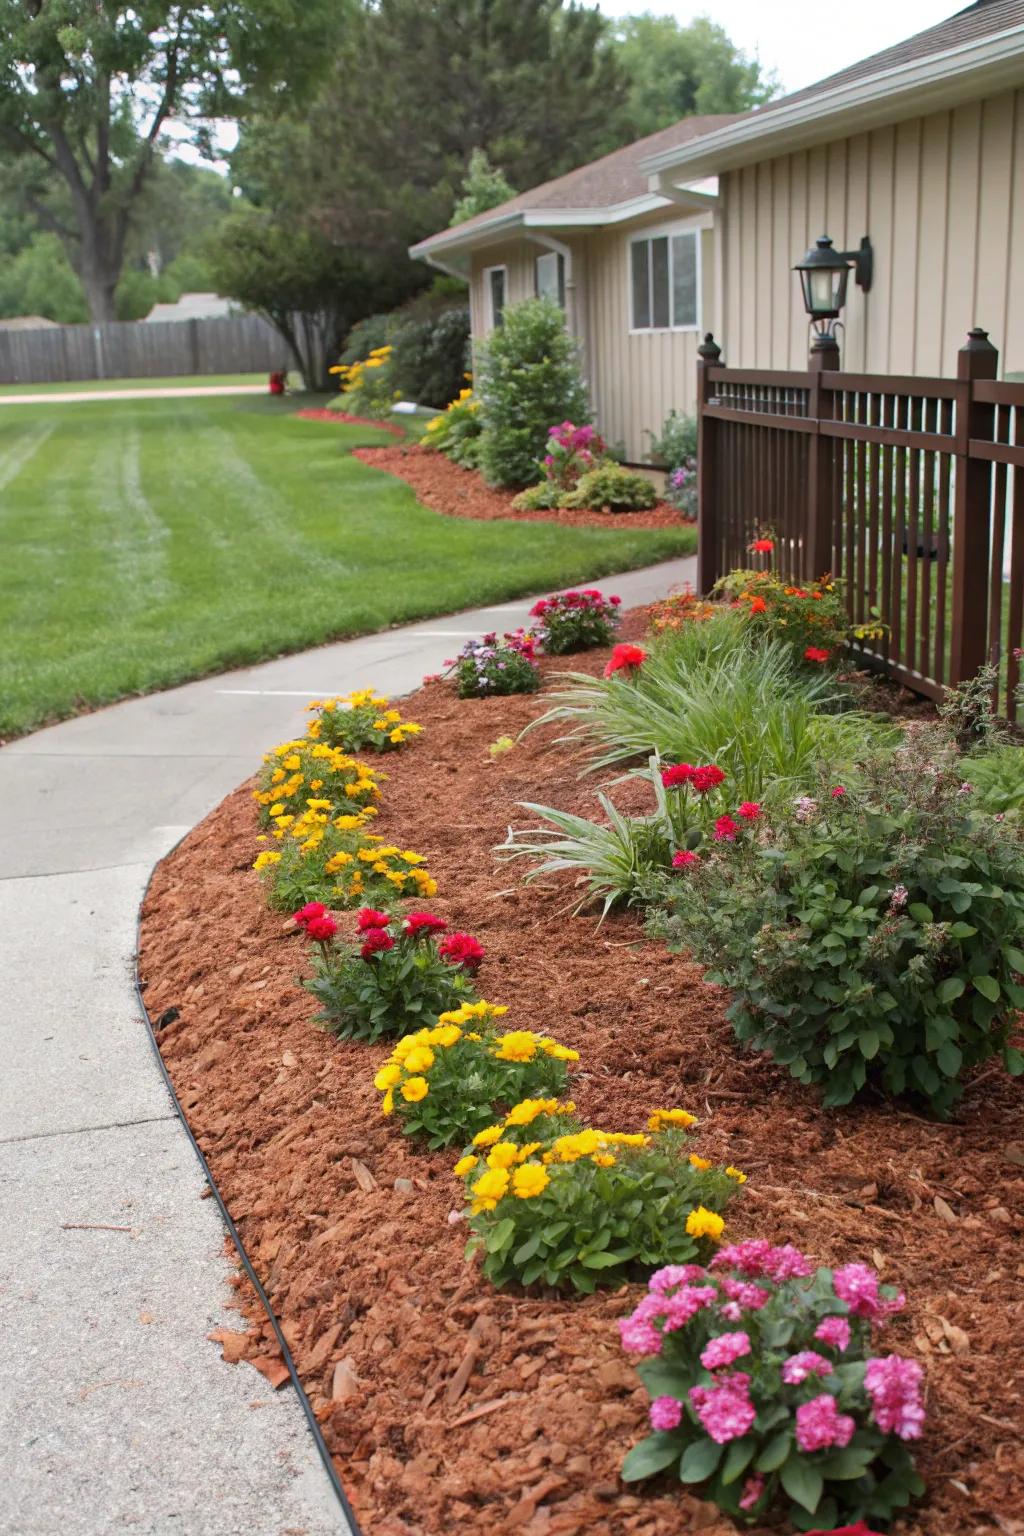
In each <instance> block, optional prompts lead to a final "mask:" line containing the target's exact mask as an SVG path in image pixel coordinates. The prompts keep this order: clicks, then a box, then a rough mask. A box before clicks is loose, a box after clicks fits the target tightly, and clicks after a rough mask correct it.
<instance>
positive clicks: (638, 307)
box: [630, 240, 651, 331]
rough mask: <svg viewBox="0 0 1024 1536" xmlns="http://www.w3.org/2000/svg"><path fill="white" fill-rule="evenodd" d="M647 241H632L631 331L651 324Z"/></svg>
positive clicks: (648, 242) (648, 245)
mask: <svg viewBox="0 0 1024 1536" xmlns="http://www.w3.org/2000/svg"><path fill="white" fill-rule="evenodd" d="M650 243H651V242H650V241H649V240H634V241H633V244H632V245H631V246H630V251H631V252H632V277H633V329H634V331H639V330H643V329H644V328H645V327H646V326H649V325H650V323H651V285H650V281H649V276H648V271H647V255H648V250H649V247H650Z"/></svg>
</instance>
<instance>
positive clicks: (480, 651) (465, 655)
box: [446, 629, 540, 699]
mask: <svg viewBox="0 0 1024 1536" xmlns="http://www.w3.org/2000/svg"><path fill="white" fill-rule="evenodd" d="M446 665H447V666H448V667H449V668H450V670H452V671H453V672H454V674H455V684H456V688H457V689H458V694H459V698H460V699H484V698H493V697H496V696H498V695H501V694H508V693H535V692H536V691H537V689H538V688H539V687H540V673H539V671H538V670H537V661H536V658H535V655H534V645H533V638H532V636H531V635H529V634H527V633H526V632H525V631H524V630H521V629H517V630H515V631H513V632H511V633H509V634H506V635H505V636H504V637H503V638H502V639H501V640H499V639H498V637H497V635H496V634H493V633H492V634H489V635H484V636H483V638H482V639H480V640H468V641H467V642H466V644H465V645H464V646H463V647H462V650H461V651H460V652H459V654H458V656H457V657H456V658H455V660H454V661H453V662H448V663H446Z"/></svg>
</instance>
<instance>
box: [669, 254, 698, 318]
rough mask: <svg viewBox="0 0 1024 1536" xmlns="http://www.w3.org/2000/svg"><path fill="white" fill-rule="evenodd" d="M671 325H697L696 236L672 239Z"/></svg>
mask: <svg viewBox="0 0 1024 1536" xmlns="http://www.w3.org/2000/svg"><path fill="white" fill-rule="evenodd" d="M672 324H673V325H696V324H697V236H696V234H694V233H689V234H685V235H673V237H672Z"/></svg>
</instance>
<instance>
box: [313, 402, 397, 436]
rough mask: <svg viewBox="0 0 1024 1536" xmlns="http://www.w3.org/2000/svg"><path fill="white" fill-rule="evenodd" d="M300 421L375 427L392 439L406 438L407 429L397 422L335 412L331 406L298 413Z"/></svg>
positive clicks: (317, 407) (315, 407)
mask: <svg viewBox="0 0 1024 1536" xmlns="http://www.w3.org/2000/svg"><path fill="white" fill-rule="evenodd" d="M295 415H296V417H297V418H298V419H299V420H300V421H340V422H342V423H343V424H344V425H345V426H348V427H373V428H374V429H375V430H376V431H378V432H390V433H391V435H392V437H404V436H405V428H404V427H400V426H399V425H398V423H397V422H395V421H375V420H373V418H372V417H370V416H353V415H352V414H351V413H350V412H349V411H335V410H332V409H331V407H330V406H329V405H322V406H309V407H308V408H307V409H306V410H304V411H296V412H295Z"/></svg>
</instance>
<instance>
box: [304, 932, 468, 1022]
mask: <svg viewBox="0 0 1024 1536" xmlns="http://www.w3.org/2000/svg"><path fill="white" fill-rule="evenodd" d="M371 915H376V916H378V917H381V918H385V919H386V920H387V922H388V923H389V924H390V926H389V927H384V926H381V925H378V927H377V928H376V929H369V930H366V929H364V931H363V933H362V935H361V937H360V939H359V940H358V941H357V942H356V943H355V944H350V943H348V942H347V941H344V940H338V939H334V940H330V941H329V942H327V943H325V944H317V945H314V946H312V947H311V961H312V965H313V975H312V976H311V977H309V978H307V979H306V980H305V981H304V982H303V986H304V987H305V988H306V989H307V991H309V992H311V993H312V994H313V996H314V997H315V998H316V999H317V1002H318V1003H319V1004H320V1012H319V1013H318V1014H317V1015H316V1019H317V1022H318V1023H321V1024H323V1026H324V1028H325V1029H327V1030H328V1031H329V1032H330V1033H331V1034H332V1035H336V1036H337V1038H338V1039H339V1040H369V1041H374V1040H379V1039H380V1038H381V1036H382V1035H391V1036H398V1035H402V1034H407V1033H409V1032H410V1031H411V1030H412V1029H414V1028H416V1027H419V1026H423V1025H430V1024H436V1023H437V1019H438V1016H439V1015H440V1014H442V1013H444V1012H445V1011H446V1010H447V1009H450V1008H458V1007H459V1005H460V1004H461V1003H464V1002H475V1001H476V992H475V990H474V987H473V984H472V981H471V980H470V978H469V976H468V975H467V973H466V972H465V971H464V970H463V969H462V967H461V966H457V965H449V964H448V962H447V961H446V960H444V959H442V957H441V955H440V954H439V952H438V947H437V944H436V942H435V940H434V938H433V936H432V935H431V934H430V933H429V932H428V933H425V934H419V935H410V934H408V933H407V932H406V931H405V929H404V928H403V927H402V926H401V924H400V923H399V922H398V921H397V920H395V919H388V918H387V914H386V913H383V912H381V913H377V914H371ZM375 931H379V932H381V933H385V934H386V935H387V937H388V938H389V939H390V940H391V947H390V948H386V949H380V950H376V951H369V949H368V946H367V944H366V939H367V936H368V932H375Z"/></svg>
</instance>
